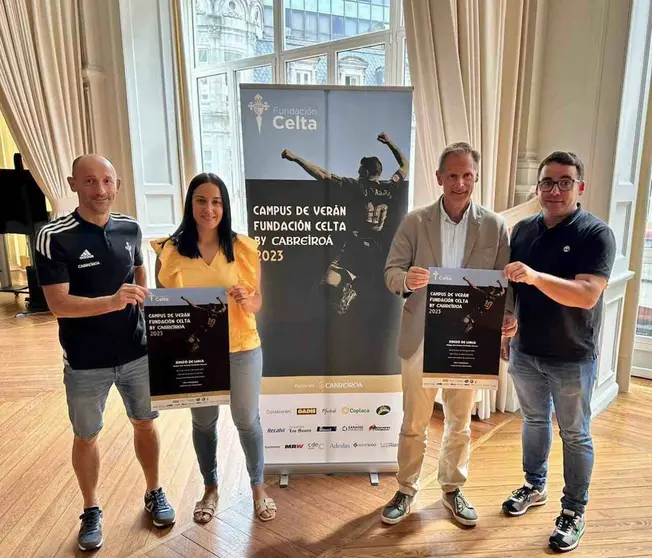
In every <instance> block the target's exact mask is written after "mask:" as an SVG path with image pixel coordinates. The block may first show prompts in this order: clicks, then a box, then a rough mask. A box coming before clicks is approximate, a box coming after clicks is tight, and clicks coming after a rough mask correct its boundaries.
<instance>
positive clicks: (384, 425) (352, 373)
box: [240, 76, 412, 486]
mask: <svg viewBox="0 0 652 558" xmlns="http://www.w3.org/2000/svg"><path fill="white" fill-rule="evenodd" d="M368 79H373V76H369V77H368ZM240 115H241V118H240V124H241V126H242V146H243V147H242V149H243V158H244V174H245V187H246V200H247V228H248V232H247V234H248V235H249V236H250V237H251V238H253V239H254V240H256V242H257V245H258V247H257V249H258V255H259V259H260V262H261V283H262V284H261V290H262V293H263V298H264V301H263V305H262V308H261V310H260V312H259V313H258V314H257V315H256V321H257V324H258V330H259V332H260V337H261V341H262V348H263V359H264V360H263V383H262V386H261V395H260V419H261V424H262V426H263V436H264V444H265V448H264V449H265V463H266V465H265V473H266V474H267V475H269V474H272V475H277V474H278V475H279V476H280V484H281V486H288V483H289V480H290V475H292V474H297V475H300V474H334V473H338V474H366V475H369V480H370V483H371V484H372V485H373V486H378V484H379V482H380V480H379V474H381V473H388V472H396V471H397V469H398V463H397V448H398V437H399V433H400V427H401V423H402V416H403V411H402V400H403V397H402V383H401V375H400V371H401V363H400V359H399V357H398V353H397V350H396V340H397V339H398V335H399V331H400V321H401V313H402V309H403V301H402V300H401V298H400V297H398V296H396V295H395V294H394V293H391V292H389V290H388V289H387V287H386V285H385V282H384V266H385V261H386V258H387V253H388V251H389V247H390V245H391V242H392V240H393V238H394V234H395V233H396V230H397V229H398V227H399V225H400V223H401V221H402V219H403V217H404V216H405V214H406V213H407V211H408V207H409V161H410V146H411V137H412V88H411V87H384V86H383V87H369V86H364V87H359V86H346V87H345V86H319V85H315V86H312V85H309V86H308V85H305V86H296V85H276V84H273V85H272V84H240Z"/></svg>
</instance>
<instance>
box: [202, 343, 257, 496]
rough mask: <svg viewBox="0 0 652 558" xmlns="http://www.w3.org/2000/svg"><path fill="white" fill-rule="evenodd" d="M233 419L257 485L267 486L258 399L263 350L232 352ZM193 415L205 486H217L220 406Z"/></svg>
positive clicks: (249, 470) (249, 471)
mask: <svg viewBox="0 0 652 558" xmlns="http://www.w3.org/2000/svg"><path fill="white" fill-rule="evenodd" d="M230 361H231V416H232V417H233V422H234V424H235V426H236V428H237V429H238V434H239V435H240V444H241V446H242V450H243V452H244V454H245V461H246V464H247V472H248V473H249V478H250V479H251V484H252V485H253V486H256V485H259V484H262V483H263V469H264V466H265V456H264V448H263V430H262V427H261V426H260V414H259V413H258V398H259V396H260V383H261V381H262V377H263V353H262V350H261V348H260V347H258V348H256V349H253V350H251V351H243V352H238V353H231V358H230ZM190 411H191V413H192V441H193V444H194V446H195V453H196V454H197V461H198V462H199V470H200V471H201V474H202V476H203V477H204V484H206V485H217V418H218V416H219V412H220V408H219V406H217V405H216V406H214V407H196V408H193V409H191V410H190Z"/></svg>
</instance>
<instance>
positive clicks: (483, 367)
mask: <svg viewBox="0 0 652 558" xmlns="http://www.w3.org/2000/svg"><path fill="white" fill-rule="evenodd" d="M507 285H508V282H507V279H506V278H505V275H504V274H503V272H502V271H494V270H486V269H464V268H462V269H445V268H434V267H433V268H430V283H429V284H428V298H427V302H426V316H425V320H426V329H425V338H424V360H423V385H424V387H453V388H469V389H497V388H498V372H499V366H500V340H501V329H502V324H503V314H504V311H505V301H506V298H507Z"/></svg>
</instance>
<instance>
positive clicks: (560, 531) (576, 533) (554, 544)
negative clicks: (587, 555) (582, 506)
mask: <svg viewBox="0 0 652 558" xmlns="http://www.w3.org/2000/svg"><path fill="white" fill-rule="evenodd" d="M582 535H584V516H583V515H581V514H579V513H578V512H574V511H571V510H562V512H561V514H560V516H559V517H558V518H557V521H555V530H554V531H553V532H552V535H550V539H549V540H548V546H550V548H552V550H555V551H557V552H569V551H571V550H575V549H576V548H577V546H578V545H579V544H580V539H581V538H582Z"/></svg>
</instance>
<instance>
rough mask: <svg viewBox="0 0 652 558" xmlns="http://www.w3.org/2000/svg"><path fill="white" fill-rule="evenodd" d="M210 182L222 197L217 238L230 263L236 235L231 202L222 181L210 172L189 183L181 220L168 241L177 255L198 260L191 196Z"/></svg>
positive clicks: (197, 237) (195, 223) (195, 225)
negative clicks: (176, 251)
mask: <svg viewBox="0 0 652 558" xmlns="http://www.w3.org/2000/svg"><path fill="white" fill-rule="evenodd" d="M206 182H210V183H211V184H215V186H217V187H218V189H219V190H220V195H221V196H222V220H221V221H220V224H219V225H218V226H217V237H218V239H219V243H220V250H221V251H222V252H224V255H225V256H226V261H227V262H232V261H233V260H234V259H235V258H234V257H233V243H234V242H235V240H236V237H237V235H236V233H234V232H233V230H232V229H231V201H230V200H229V192H228V190H227V189H226V185H225V184H224V182H222V179H221V178H220V177H219V176H217V175H215V174H213V173H210V172H205V173H201V174H198V175H197V176H195V177H194V178H193V179H192V180H191V181H190V185H189V186H188V192H186V201H185V203H184V205H183V219H182V220H181V224H180V225H179V228H178V229H177V230H176V231H174V233H172V236H170V238H169V239H168V240H172V242H174V245H175V246H176V248H177V250H178V252H179V254H181V255H182V256H185V257H187V258H200V257H201V254H200V253H199V246H198V242H199V236H198V234H197V222H196V221H195V218H194V216H193V214H192V195H193V193H194V191H195V190H196V189H197V188H198V187H199V186H201V185H202V184H205V183H206Z"/></svg>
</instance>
